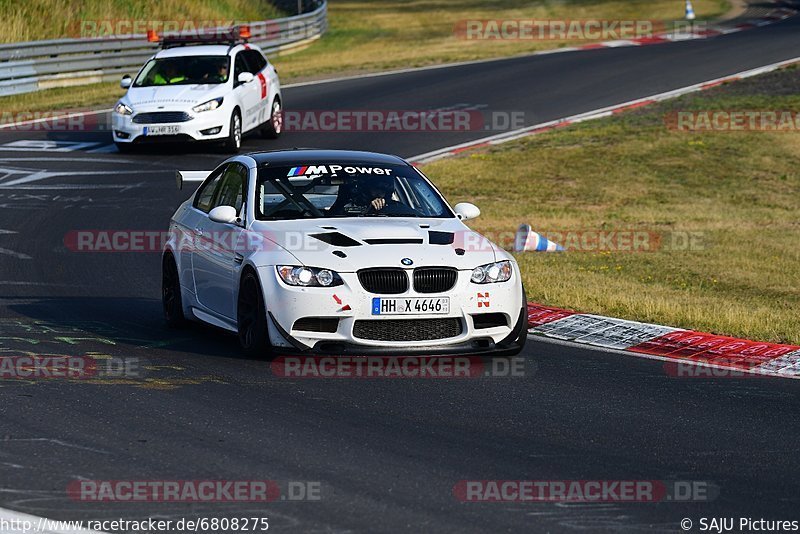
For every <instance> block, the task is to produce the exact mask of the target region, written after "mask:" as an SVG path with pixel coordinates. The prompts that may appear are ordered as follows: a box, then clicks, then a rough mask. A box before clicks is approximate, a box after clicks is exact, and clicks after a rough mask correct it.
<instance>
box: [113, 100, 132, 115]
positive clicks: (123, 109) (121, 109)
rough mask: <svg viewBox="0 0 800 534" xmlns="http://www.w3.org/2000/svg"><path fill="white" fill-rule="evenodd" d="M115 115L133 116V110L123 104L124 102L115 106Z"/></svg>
mask: <svg viewBox="0 0 800 534" xmlns="http://www.w3.org/2000/svg"><path fill="white" fill-rule="evenodd" d="M114 113H119V114H120V115H132V114H133V110H132V109H131V107H130V106H128V105H126V104H123V103H122V102H117V105H116V106H114Z"/></svg>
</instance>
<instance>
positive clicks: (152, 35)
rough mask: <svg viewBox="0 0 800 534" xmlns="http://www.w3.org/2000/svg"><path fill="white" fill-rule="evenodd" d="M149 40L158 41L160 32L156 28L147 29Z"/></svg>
mask: <svg viewBox="0 0 800 534" xmlns="http://www.w3.org/2000/svg"><path fill="white" fill-rule="evenodd" d="M147 41H148V42H151V43H157V42H158V41H159V39H158V32H157V31H155V30H147Z"/></svg>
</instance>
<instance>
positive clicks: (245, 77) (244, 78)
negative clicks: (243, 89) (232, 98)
mask: <svg viewBox="0 0 800 534" xmlns="http://www.w3.org/2000/svg"><path fill="white" fill-rule="evenodd" d="M253 78H255V76H253V73H252V72H240V73H239V76H238V77H237V78H236V81H237V82H239V83H247V82H250V81H253Z"/></svg>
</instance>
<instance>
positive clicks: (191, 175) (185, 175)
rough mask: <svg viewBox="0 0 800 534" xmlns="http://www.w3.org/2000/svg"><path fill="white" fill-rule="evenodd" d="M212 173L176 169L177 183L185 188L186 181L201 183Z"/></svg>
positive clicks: (181, 187) (179, 186) (180, 187)
mask: <svg viewBox="0 0 800 534" xmlns="http://www.w3.org/2000/svg"><path fill="white" fill-rule="evenodd" d="M209 174H211V171H175V185H177V186H178V189H183V184H184V182H196V183H198V184H199V183H200V182H202V181H203V180H205V179H206V178H208V175H209Z"/></svg>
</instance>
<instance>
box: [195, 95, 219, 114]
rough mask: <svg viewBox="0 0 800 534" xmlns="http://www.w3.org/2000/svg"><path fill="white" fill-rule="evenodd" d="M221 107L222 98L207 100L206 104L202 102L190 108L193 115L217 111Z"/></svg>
mask: <svg viewBox="0 0 800 534" xmlns="http://www.w3.org/2000/svg"><path fill="white" fill-rule="evenodd" d="M221 105H222V97H219V98H215V99H214V100H209V101H208V102H203V103H202V104H198V105H196V106H195V107H193V108H192V111H194V112H195V113H202V112H204V111H211V110H212V109H217V108H218V107H220V106H221Z"/></svg>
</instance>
